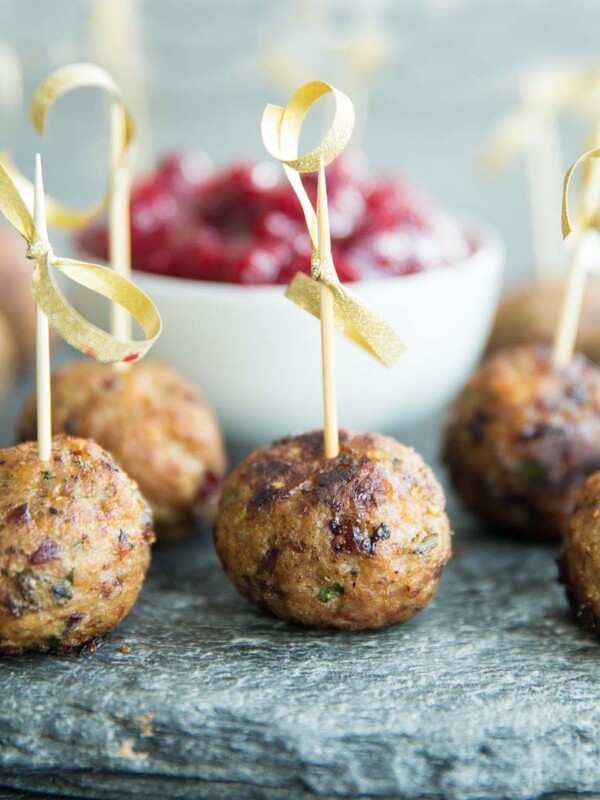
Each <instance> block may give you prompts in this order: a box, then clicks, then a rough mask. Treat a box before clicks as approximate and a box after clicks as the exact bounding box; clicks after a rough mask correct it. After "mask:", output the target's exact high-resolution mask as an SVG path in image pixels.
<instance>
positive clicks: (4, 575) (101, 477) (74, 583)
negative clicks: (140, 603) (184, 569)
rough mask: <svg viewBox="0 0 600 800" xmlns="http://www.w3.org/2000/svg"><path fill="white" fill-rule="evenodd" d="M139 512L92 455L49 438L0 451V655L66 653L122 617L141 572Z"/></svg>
mask: <svg viewBox="0 0 600 800" xmlns="http://www.w3.org/2000/svg"><path fill="white" fill-rule="evenodd" d="M153 538H154V536H153V533H152V527H151V522H150V513H149V509H148V506H147V505H146V503H145V501H144V500H143V498H142V496H141V494H140V492H139V489H138V487H137V485H136V484H135V483H134V481H132V480H131V479H130V478H129V477H128V476H127V475H126V474H125V473H124V472H123V471H122V470H121V469H120V468H119V467H118V466H117V465H116V464H115V462H114V460H113V459H112V457H111V456H110V455H109V454H108V453H107V452H106V451H104V450H102V448H101V447H99V446H98V445H96V444H94V443H93V442H90V441H87V440H85V439H77V438H74V437H67V436H62V435H60V436H55V437H54V438H53V440H52V459H51V461H49V462H42V461H40V460H39V459H38V455H37V445H36V444H34V443H33V442H27V443H25V444H21V445H18V446H16V447H11V448H8V449H6V450H0V653H9V654H18V653H21V652H24V651H26V650H39V651H47V650H52V649H58V650H69V649H72V648H78V647H81V646H82V645H84V644H86V643H88V642H90V641H94V640H97V639H98V638H100V637H102V636H104V635H105V634H106V633H108V632H109V631H111V630H112V629H113V628H114V627H115V625H117V624H118V623H119V622H120V621H121V620H122V619H123V618H124V617H125V616H126V615H127V614H128V613H129V611H130V610H131V608H132V606H133V604H134V603H135V601H136V599H137V596H138V594H139V592H140V589H141V588H142V584H143V581H144V577H145V575H146V571H147V569H148V565H149V563H150V545H151V543H152V541H153Z"/></svg>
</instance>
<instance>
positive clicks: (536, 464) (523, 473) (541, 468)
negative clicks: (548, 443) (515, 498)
mask: <svg viewBox="0 0 600 800" xmlns="http://www.w3.org/2000/svg"><path fill="white" fill-rule="evenodd" d="M516 473H517V475H519V476H520V477H521V478H524V479H525V480H526V481H541V480H544V478H547V477H548V467H547V466H546V464H542V463H541V462H540V461H533V460H531V461H521V463H520V464H518V465H517V468H516Z"/></svg>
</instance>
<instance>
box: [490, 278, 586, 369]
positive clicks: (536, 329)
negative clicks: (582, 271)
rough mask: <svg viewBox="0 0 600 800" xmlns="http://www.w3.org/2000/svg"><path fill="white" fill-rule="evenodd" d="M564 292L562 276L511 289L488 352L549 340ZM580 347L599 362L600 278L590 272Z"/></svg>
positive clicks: (501, 310) (500, 313)
mask: <svg viewBox="0 0 600 800" xmlns="http://www.w3.org/2000/svg"><path fill="white" fill-rule="evenodd" d="M564 293H565V283H564V280H561V279H556V278H555V279H552V280H547V281H544V282H537V283H529V284H526V285H524V286H520V287H518V288H517V289H516V290H514V291H512V292H511V293H509V294H508V295H507V296H506V297H505V298H504V300H503V301H502V302H501V303H500V307H499V308H498V313H497V314H496V321H495V323H494V327H493V330H492V335H491V337H490V341H489V344H488V352H493V351H495V350H499V349H502V348H505V347H514V346H515V345H519V344H531V343H535V342H537V343H550V342H551V341H552V338H553V336H554V332H555V330H556V326H557V324H558V319H559V316H560V311H561V308H562V304H563V299H564ZM577 349H578V350H580V351H581V352H582V353H585V355H587V356H588V358H591V359H592V361H595V362H600V278H598V277H597V276H594V275H591V276H590V278H589V281H588V284H587V287H586V293H585V298H584V302H583V308H582V312H581V320H580V324H579V333H578V336H577Z"/></svg>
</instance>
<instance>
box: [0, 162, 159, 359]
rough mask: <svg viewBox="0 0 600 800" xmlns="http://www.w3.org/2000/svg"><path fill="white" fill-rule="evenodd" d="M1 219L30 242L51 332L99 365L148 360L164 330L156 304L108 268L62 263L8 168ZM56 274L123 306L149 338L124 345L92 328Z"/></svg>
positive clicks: (36, 289) (0, 175) (0, 193)
mask: <svg viewBox="0 0 600 800" xmlns="http://www.w3.org/2000/svg"><path fill="white" fill-rule="evenodd" d="M0 213H2V214H3V215H4V216H5V217H6V219H7V220H8V221H9V222H10V224H11V225H12V226H13V227H14V228H15V229H16V230H17V231H18V232H19V233H20V234H21V236H23V238H24V239H25V241H26V242H27V255H28V256H29V257H30V258H32V259H34V260H35V262H36V268H35V270H34V273H33V276H32V278H31V289H32V292H33V296H34V297H35V300H36V302H37V304H38V305H39V307H40V308H41V309H42V311H43V312H44V313H45V314H46V315H47V317H48V322H49V324H50V326H51V327H52V328H54V330H56V331H57V333H58V334H59V335H60V336H61V337H62V338H63V339H64V340H65V341H66V342H68V343H69V344H70V345H71V346H72V347H75V348H76V349H77V350H79V351H80V352H82V353H86V354H87V355H90V356H92V357H93V358H95V359H97V360H98V361H136V360H138V359H139V358H142V357H143V356H144V355H146V353H147V352H148V350H149V349H150V348H151V347H152V345H153V344H154V342H155V341H156V339H157V337H158V336H159V334H160V331H161V327H162V323H161V319H160V315H159V313H158V310H157V309H156V306H155V305H154V303H153V302H152V300H150V298H149V297H148V295H147V294H146V293H145V292H143V291H142V290H141V289H140V288H138V287H137V286H136V285H135V284H134V283H132V282H131V281H130V280H128V279H127V278H123V277H122V276H120V275H117V274H116V273H115V272H113V271H112V270H111V269H109V268H108V267H102V266H100V265H99V264H88V263H86V262H84V261H72V260H71V259H67V258H56V257H55V256H54V254H53V252H52V249H51V248H50V247H49V245H48V244H47V242H45V241H43V240H41V239H39V238H38V235H37V232H36V229H35V225H34V223H33V219H32V217H31V214H30V213H29V211H28V209H27V207H26V205H25V203H24V201H23V199H22V197H21V195H20V194H19V192H18V190H17V187H16V186H15V184H14V183H13V181H12V179H11V177H10V175H9V174H8V172H7V171H6V169H5V168H4V167H3V166H2V165H0ZM52 268H56V269H59V270H60V271H61V272H62V273H63V274H64V275H66V276H67V277H68V278H70V279H71V280H73V281H75V282H76V283H79V284H80V285H81V286H85V287H86V288H88V289H91V290H92V291H94V292H96V293H97V294H99V295H100V296H101V297H105V298H106V299H108V300H114V301H115V302H117V303H118V304H119V305H121V306H123V308H125V309H126V310H127V311H128V312H129V313H130V314H131V315H132V316H133V317H134V319H135V320H136V321H137V322H138V323H139V324H140V326H141V328H142V330H143V331H144V334H145V336H146V338H145V339H143V340H133V339H128V340H126V341H121V340H119V339H117V338H115V337H114V336H112V335H111V334H110V333H107V332H106V331H103V330H102V329H101V328H97V327H96V326H95V325H93V324H92V323H91V322H88V320H86V319H85V318H84V317H83V316H82V315H81V314H80V313H79V312H78V311H76V310H75V309H74V308H73V306H72V305H71V304H70V303H69V302H68V300H67V299H66V298H65V296H64V294H63V293H62V291H61V290H60V288H59V287H58V285H57V284H56V281H55V280H54V276H53V274H52Z"/></svg>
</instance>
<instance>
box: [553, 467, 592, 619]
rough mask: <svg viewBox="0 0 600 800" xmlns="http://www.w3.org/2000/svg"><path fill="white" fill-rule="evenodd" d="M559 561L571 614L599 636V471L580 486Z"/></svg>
mask: <svg viewBox="0 0 600 800" xmlns="http://www.w3.org/2000/svg"><path fill="white" fill-rule="evenodd" d="M558 562H559V568H560V577H561V580H562V581H563V583H564V584H565V588H566V592H567V598H568V600H569V602H570V603H571V606H572V608H573V611H574V612H575V614H576V615H577V617H578V619H579V620H580V621H581V622H582V623H583V624H584V625H586V626H587V627H589V628H591V629H592V630H594V631H596V632H597V633H600V472H595V473H594V474H593V475H590V477H589V478H588V479H587V480H586V482H585V483H584V485H583V489H582V491H581V493H580V495H579V497H578V500H577V506H576V508H575V512H574V514H573V516H572V517H571V522H570V525H569V529H568V531H567V534H566V536H565V539H564V542H563V546H562V550H561V553H560V556H559V559H558Z"/></svg>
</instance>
